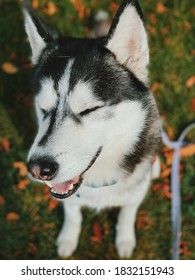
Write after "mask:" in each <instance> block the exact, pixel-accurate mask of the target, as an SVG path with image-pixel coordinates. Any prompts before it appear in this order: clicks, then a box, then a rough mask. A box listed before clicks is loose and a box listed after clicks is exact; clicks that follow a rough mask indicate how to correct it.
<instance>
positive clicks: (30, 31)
mask: <svg viewBox="0 0 195 280" xmlns="http://www.w3.org/2000/svg"><path fill="white" fill-rule="evenodd" d="M23 14H24V21H25V29H26V33H27V35H28V38H29V41H30V45H31V49H32V63H33V64H36V63H37V61H38V59H39V56H40V55H41V53H42V51H43V49H44V48H45V47H46V46H47V45H48V44H49V43H51V42H52V41H54V40H56V39H57V38H58V33H57V32H56V31H54V30H53V29H51V28H50V27H48V26H47V25H46V24H45V23H43V22H42V21H41V20H40V19H39V18H38V17H37V16H36V15H35V14H34V13H33V11H32V10H31V8H29V7H27V6H25V7H23Z"/></svg>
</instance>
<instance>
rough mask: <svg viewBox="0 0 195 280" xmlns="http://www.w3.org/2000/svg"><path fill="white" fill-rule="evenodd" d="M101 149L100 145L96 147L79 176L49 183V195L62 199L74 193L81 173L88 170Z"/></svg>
mask: <svg viewBox="0 0 195 280" xmlns="http://www.w3.org/2000/svg"><path fill="white" fill-rule="evenodd" d="M101 150H102V147H100V148H99V149H98V151H97V153H96V154H95V156H94V157H93V159H92V160H91V161H90V163H89V165H88V167H87V168H86V169H85V170H84V171H83V172H82V173H81V174H80V175H79V176H76V177H75V178H74V179H72V180H70V181H66V182H62V183H58V184H57V183H50V186H51V191H50V192H51V195H52V196H53V197H55V198H58V199H64V198H67V197H69V196H71V195H72V194H74V193H75V192H76V191H77V190H78V188H79V187H80V186H81V184H82V182H83V177H82V176H83V174H84V173H85V172H86V171H88V170H89V169H90V168H91V166H92V165H93V164H94V163H95V161H96V159H97V158H98V157H99V155H100V153H101Z"/></svg>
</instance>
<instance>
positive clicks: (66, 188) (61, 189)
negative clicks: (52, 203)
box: [52, 176, 80, 193]
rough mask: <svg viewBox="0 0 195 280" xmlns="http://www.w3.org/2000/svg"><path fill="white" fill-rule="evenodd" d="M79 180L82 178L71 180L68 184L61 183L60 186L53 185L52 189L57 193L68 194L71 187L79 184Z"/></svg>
mask: <svg viewBox="0 0 195 280" xmlns="http://www.w3.org/2000/svg"><path fill="white" fill-rule="evenodd" d="M79 178H80V176H76V177H75V178H74V179H73V180H70V181H67V182H63V183H59V184H55V183H52V188H53V189H54V190H55V192H57V193H66V192H68V191H69V190H70V187H71V186H72V185H75V184H76V183H78V181H79Z"/></svg>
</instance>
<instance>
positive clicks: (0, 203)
mask: <svg viewBox="0 0 195 280" xmlns="http://www.w3.org/2000/svg"><path fill="white" fill-rule="evenodd" d="M4 204H5V198H4V197H3V196H2V195H0V206H3V205H4Z"/></svg>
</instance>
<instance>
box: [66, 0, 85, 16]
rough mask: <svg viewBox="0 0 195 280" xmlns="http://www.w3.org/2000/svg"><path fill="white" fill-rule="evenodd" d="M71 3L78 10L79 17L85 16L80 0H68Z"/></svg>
mask: <svg viewBox="0 0 195 280" xmlns="http://www.w3.org/2000/svg"><path fill="white" fill-rule="evenodd" d="M70 2H71V3H72V4H73V6H74V8H75V10H76V11H77V12H78V16H79V18H80V19H83V18H84V16H85V7H84V5H83V2H82V0H70Z"/></svg>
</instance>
